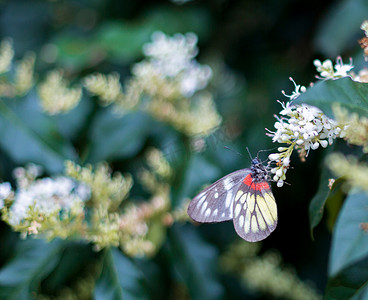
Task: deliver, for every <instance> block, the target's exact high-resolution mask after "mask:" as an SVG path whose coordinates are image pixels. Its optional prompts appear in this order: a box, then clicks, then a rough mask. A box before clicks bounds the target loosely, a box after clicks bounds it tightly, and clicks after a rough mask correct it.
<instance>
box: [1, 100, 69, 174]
mask: <svg viewBox="0 0 368 300" xmlns="http://www.w3.org/2000/svg"><path fill="white" fill-rule="evenodd" d="M8 103H9V105H7V104H6V103H5V101H1V103H0V135H1V139H0V145H1V147H2V148H3V149H4V151H6V152H7V154H8V155H9V156H10V157H11V158H12V159H14V161H15V162H16V163H18V164H25V163H28V162H33V163H37V164H40V165H42V166H43V167H44V168H45V169H46V170H47V171H49V172H51V173H54V172H61V171H62V170H63V169H64V161H65V160H66V159H73V160H75V159H76V153H75V151H74V148H73V147H72V145H71V144H70V143H69V142H68V141H66V140H65V139H64V138H63V137H62V136H61V135H60V134H59V132H58V129H57V125H56V123H55V121H54V120H53V119H52V118H51V117H49V116H47V115H45V114H43V113H42V112H41V108H40V107H39V104H38V101H37V96H36V95H35V94H34V93H31V94H29V95H28V96H27V97H26V98H24V99H20V100H18V101H14V100H10V101H8Z"/></svg>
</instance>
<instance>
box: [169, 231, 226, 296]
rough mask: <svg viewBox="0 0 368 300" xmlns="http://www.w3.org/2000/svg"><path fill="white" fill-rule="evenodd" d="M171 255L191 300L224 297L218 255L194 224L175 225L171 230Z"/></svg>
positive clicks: (178, 277)
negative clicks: (218, 275) (219, 279)
mask: <svg viewBox="0 0 368 300" xmlns="http://www.w3.org/2000/svg"><path fill="white" fill-rule="evenodd" d="M168 255H169V258H170V261H171V267H172V268H173V271H174V272H175V274H174V275H176V276H177V280H178V281H179V282H181V283H183V284H184V285H185V286H186V287H187V288H188V291H189V294H190V296H191V299H193V300H201V299H221V296H222V295H223V292H224V291H223V288H222V286H221V284H220V283H219V281H218V279H217V275H216V268H217V262H218V255H217V252H216V250H215V248H214V247H212V246H210V245H209V244H207V243H205V242H204V241H203V240H202V239H201V238H200V236H199V235H198V233H197V232H196V231H195V229H194V227H193V225H190V224H187V225H185V226H179V225H175V226H173V227H172V228H171V231H170V233H169V243H168Z"/></svg>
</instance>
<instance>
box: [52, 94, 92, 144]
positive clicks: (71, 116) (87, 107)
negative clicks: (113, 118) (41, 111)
mask: <svg viewBox="0 0 368 300" xmlns="http://www.w3.org/2000/svg"><path fill="white" fill-rule="evenodd" d="M91 110H92V102H91V99H89V98H87V97H82V99H81V101H80V102H79V104H78V105H77V107H75V108H74V109H72V110H71V111H69V112H68V113H66V114H60V115H56V116H54V119H55V121H56V124H57V127H58V130H59V131H60V133H61V134H62V135H63V136H65V137H66V138H68V139H75V138H76V137H77V136H78V134H80V130H81V129H82V128H83V126H85V125H86V121H87V117H88V114H89V113H90V112H91Z"/></svg>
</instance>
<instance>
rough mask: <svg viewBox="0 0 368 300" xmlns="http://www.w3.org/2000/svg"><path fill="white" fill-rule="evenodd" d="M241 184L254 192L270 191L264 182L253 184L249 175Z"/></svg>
mask: <svg viewBox="0 0 368 300" xmlns="http://www.w3.org/2000/svg"><path fill="white" fill-rule="evenodd" d="M243 183H244V184H245V185H247V186H249V187H250V188H251V189H252V190H256V191H259V192H260V191H261V190H269V189H270V185H269V184H268V183H267V182H266V181H263V182H259V183H254V182H253V178H252V175H251V174H248V175H247V176H246V177H245V178H244V180H243Z"/></svg>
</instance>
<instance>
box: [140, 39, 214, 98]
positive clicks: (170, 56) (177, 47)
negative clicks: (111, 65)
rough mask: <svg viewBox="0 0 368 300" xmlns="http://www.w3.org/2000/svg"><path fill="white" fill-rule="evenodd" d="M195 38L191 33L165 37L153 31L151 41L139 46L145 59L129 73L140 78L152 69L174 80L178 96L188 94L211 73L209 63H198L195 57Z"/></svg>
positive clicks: (197, 87) (189, 95)
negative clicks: (176, 84) (177, 88)
mask: <svg viewBox="0 0 368 300" xmlns="http://www.w3.org/2000/svg"><path fill="white" fill-rule="evenodd" d="M197 41H198V38H197V36H196V35H195V34H194V33H187V34H185V35H182V34H175V35H174V36H172V37H169V36H166V35H165V34H164V33H162V32H155V33H153V35H152V42H151V43H147V44H145V45H144V46H143V52H144V54H145V55H146V56H147V58H148V61H143V62H141V63H138V64H136V65H135V66H133V73H134V74H135V75H136V76H137V77H140V76H142V77H143V76H144V75H146V76H147V75H148V76H149V75H150V74H151V72H152V71H153V72H155V73H156V74H157V75H159V76H162V77H164V78H169V79H172V80H177V82H178V85H179V89H180V92H181V93H182V95H183V96H185V97H191V96H192V95H193V94H194V93H195V92H196V91H198V90H201V89H203V88H205V87H206V86H207V84H208V81H209V79H210V78H211V76H212V70H211V68H210V67H209V66H206V65H200V64H199V63H198V62H197V61H196V60H195V56H196V55H197V54H198V48H197ZM147 63H148V65H147ZM148 70H149V71H148Z"/></svg>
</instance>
